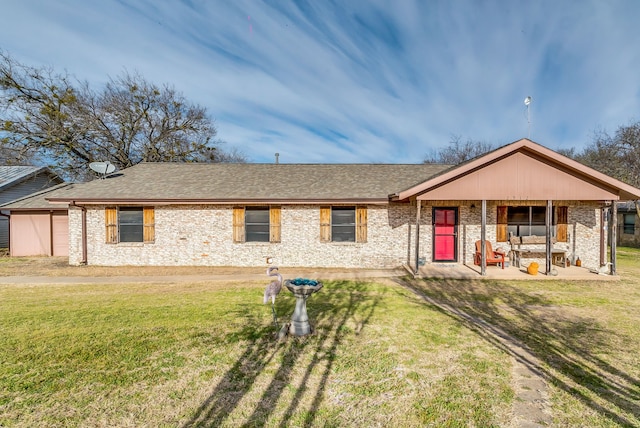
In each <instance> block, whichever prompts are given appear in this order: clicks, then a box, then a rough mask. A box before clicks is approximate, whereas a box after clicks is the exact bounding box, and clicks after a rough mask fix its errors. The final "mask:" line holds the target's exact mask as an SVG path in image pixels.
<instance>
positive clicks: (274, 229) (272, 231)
mask: <svg viewBox="0 0 640 428" xmlns="http://www.w3.org/2000/svg"><path fill="white" fill-rule="evenodd" d="M281 211H282V210H281V208H280V207H271V208H269V242H280V221H281V220H280V217H281Z"/></svg>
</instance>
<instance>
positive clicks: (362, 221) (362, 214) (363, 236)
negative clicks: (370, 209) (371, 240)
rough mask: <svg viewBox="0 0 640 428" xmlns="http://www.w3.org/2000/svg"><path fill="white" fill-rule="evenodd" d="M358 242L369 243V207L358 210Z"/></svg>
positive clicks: (358, 208)
mask: <svg viewBox="0 0 640 428" xmlns="http://www.w3.org/2000/svg"><path fill="white" fill-rule="evenodd" d="M356 242H367V207H357V208H356Z"/></svg>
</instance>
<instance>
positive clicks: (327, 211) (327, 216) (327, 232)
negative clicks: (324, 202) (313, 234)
mask: <svg viewBox="0 0 640 428" xmlns="http://www.w3.org/2000/svg"><path fill="white" fill-rule="evenodd" d="M320 242H331V207H320Z"/></svg>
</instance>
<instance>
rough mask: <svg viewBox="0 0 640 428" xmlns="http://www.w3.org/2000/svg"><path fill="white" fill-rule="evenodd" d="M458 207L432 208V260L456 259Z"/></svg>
mask: <svg viewBox="0 0 640 428" xmlns="http://www.w3.org/2000/svg"><path fill="white" fill-rule="evenodd" d="M457 237H458V209H457V208H434V209H433V261H434V262H455V261H457V253H458V252H457V251H456V250H457V242H458V240H457Z"/></svg>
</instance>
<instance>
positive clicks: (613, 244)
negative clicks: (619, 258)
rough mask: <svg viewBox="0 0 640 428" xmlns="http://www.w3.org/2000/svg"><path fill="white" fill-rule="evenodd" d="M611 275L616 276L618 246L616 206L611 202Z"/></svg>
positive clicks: (614, 202)
mask: <svg viewBox="0 0 640 428" xmlns="http://www.w3.org/2000/svg"><path fill="white" fill-rule="evenodd" d="M609 245H611V275H615V274H616V247H617V246H618V204H617V203H616V201H611V243H610V244H609Z"/></svg>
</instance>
